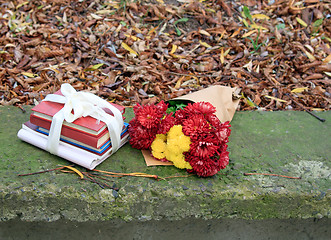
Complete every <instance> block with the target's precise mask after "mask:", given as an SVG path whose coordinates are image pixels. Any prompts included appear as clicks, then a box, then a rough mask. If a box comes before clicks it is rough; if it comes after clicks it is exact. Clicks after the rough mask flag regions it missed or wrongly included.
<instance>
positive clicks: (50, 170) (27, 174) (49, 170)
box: [17, 165, 74, 176]
mask: <svg viewBox="0 0 331 240" xmlns="http://www.w3.org/2000/svg"><path fill="white" fill-rule="evenodd" d="M72 166H74V165H70V167H72ZM66 167H67V166H62V167H58V168H53V169H48V170H45V171H40V172H33V173H25V174H18V175H17V176H30V175H35V174H40V173H46V172H52V171H56V170H61V169H64V168H66Z"/></svg>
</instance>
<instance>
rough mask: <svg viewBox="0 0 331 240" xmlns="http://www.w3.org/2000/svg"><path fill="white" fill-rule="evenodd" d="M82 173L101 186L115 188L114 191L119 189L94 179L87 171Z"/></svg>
mask: <svg viewBox="0 0 331 240" xmlns="http://www.w3.org/2000/svg"><path fill="white" fill-rule="evenodd" d="M83 174H84V176H86V177H88V178H87V179H86V180H91V181H92V182H94V183H96V184H98V185H99V186H100V187H101V188H104V187H107V188H110V189H113V190H115V191H118V190H119V188H114V187H111V186H109V185H108V184H107V183H103V182H98V181H97V180H95V179H94V178H92V177H91V176H90V174H89V173H87V172H83ZM84 179H85V178H84Z"/></svg>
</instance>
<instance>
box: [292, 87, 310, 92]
mask: <svg viewBox="0 0 331 240" xmlns="http://www.w3.org/2000/svg"><path fill="white" fill-rule="evenodd" d="M305 90H308V88H307V87H302V88H295V89H293V90H292V91H291V92H292V93H302V92H303V91H305Z"/></svg>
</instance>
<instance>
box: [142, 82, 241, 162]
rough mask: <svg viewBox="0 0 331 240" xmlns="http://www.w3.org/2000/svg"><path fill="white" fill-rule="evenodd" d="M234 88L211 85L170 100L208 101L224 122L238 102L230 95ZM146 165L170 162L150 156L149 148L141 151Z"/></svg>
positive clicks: (229, 118) (232, 113) (232, 114)
mask: <svg viewBox="0 0 331 240" xmlns="http://www.w3.org/2000/svg"><path fill="white" fill-rule="evenodd" d="M234 91H235V88H230V87H224V86H219V85H216V86H212V87H209V88H206V89H203V90H200V91H197V92H194V93H190V94H187V95H184V96H181V97H178V98H174V99H172V100H189V101H192V102H209V103H211V104H212V105H213V106H214V107H215V108H216V113H215V115H216V116H217V117H218V119H219V120H220V121H221V122H222V123H224V122H226V121H231V120H232V118H233V116H234V113H235V112H236V109H237V107H238V104H239V99H236V100H234V99H233V97H232V94H233V92H234ZM142 153H143V155H144V158H145V161H146V164H147V166H157V165H172V163H171V162H161V161H158V160H156V159H155V158H153V157H152V155H151V153H150V151H149V150H143V151H142Z"/></svg>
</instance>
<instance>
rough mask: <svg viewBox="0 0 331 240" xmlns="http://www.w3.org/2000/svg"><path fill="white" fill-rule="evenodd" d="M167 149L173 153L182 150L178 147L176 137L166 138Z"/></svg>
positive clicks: (178, 152)
mask: <svg viewBox="0 0 331 240" xmlns="http://www.w3.org/2000/svg"><path fill="white" fill-rule="evenodd" d="M167 149H168V150H169V151H170V152H172V153H173V154H180V153H182V152H183V151H182V149H181V148H180V145H179V144H178V139H168V141H167Z"/></svg>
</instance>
